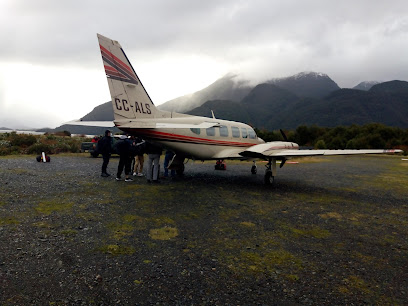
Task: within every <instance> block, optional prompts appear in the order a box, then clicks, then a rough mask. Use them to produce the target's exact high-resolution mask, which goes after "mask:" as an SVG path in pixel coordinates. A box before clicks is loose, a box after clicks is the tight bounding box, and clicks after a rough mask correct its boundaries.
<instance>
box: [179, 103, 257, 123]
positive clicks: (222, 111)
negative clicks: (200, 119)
mask: <svg viewBox="0 0 408 306" xmlns="http://www.w3.org/2000/svg"><path fill="white" fill-rule="evenodd" d="M211 111H213V112H214V115H215V117H216V118H231V120H233V121H239V122H250V121H251V117H250V115H249V113H248V111H247V108H246V107H245V105H243V104H242V103H239V102H234V101H229V100H211V101H207V102H205V103H204V104H203V105H201V106H199V107H196V108H195V109H193V110H191V111H188V112H187V114H189V115H194V116H205V117H212V114H211ZM232 118H233V119H232Z"/></svg>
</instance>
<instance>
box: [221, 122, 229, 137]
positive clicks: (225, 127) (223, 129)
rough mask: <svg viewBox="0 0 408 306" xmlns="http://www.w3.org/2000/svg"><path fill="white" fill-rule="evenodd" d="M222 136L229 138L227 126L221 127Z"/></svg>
mask: <svg viewBox="0 0 408 306" xmlns="http://www.w3.org/2000/svg"><path fill="white" fill-rule="evenodd" d="M220 136H222V137H228V127H227V126H225V125H221V126H220Z"/></svg>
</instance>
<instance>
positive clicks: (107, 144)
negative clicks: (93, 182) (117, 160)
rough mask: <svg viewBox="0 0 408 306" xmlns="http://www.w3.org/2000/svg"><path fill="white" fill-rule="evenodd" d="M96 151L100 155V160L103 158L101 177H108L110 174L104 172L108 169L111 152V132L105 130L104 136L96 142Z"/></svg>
mask: <svg viewBox="0 0 408 306" xmlns="http://www.w3.org/2000/svg"><path fill="white" fill-rule="evenodd" d="M98 151H99V152H100V153H101V154H102V158H103V163H102V174H101V176H103V177H108V176H110V174H109V173H108V172H106V169H107V167H108V164H109V159H110V156H111V152H112V137H111V131H109V130H106V131H105V136H104V137H102V138H101V139H100V140H99V141H98Z"/></svg>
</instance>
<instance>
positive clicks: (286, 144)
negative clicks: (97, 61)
mask: <svg viewBox="0 0 408 306" xmlns="http://www.w3.org/2000/svg"><path fill="white" fill-rule="evenodd" d="M97 36H98V40H99V47H100V50H101V54H102V60H103V64H104V68H105V73H106V77H107V80H108V84H109V90H110V94H111V98H112V106H113V111H114V121H113V122H104V121H97V122H95V121H81V120H77V121H71V122H68V123H67V124H74V125H87V126H101V127H113V126H116V127H117V128H119V129H120V130H122V131H124V132H126V133H128V134H129V135H137V136H139V137H141V138H143V139H145V140H147V141H149V142H153V143H156V144H158V145H160V146H162V147H164V148H167V149H170V150H172V151H174V152H175V156H174V158H173V160H172V161H171V164H170V166H169V168H170V169H175V170H177V172H178V173H179V174H181V173H183V171H184V160H185V159H186V158H188V159H193V160H225V159H238V160H245V159H253V160H255V159H264V160H266V161H267V164H266V171H265V176H264V182H265V184H271V183H273V182H274V178H275V176H276V172H277V171H276V164H277V161H281V164H280V167H282V166H283V165H284V164H285V162H286V161H287V160H288V159H290V158H293V157H301V156H319V155H320V156H329V155H349V154H383V153H400V152H402V150H299V145H298V144H296V143H293V142H290V141H288V140H287V138H286V135H285V134H284V133H283V131H282V130H281V133H282V135H283V138H284V140H285V141H273V142H266V143H265V141H263V140H262V139H261V138H259V137H258V136H257V135H256V133H255V131H254V129H253V128H252V127H250V126H249V125H247V124H244V123H240V122H234V121H228V120H221V119H217V118H215V116H214V114H213V117H212V118H207V117H199V116H192V115H186V114H180V113H175V112H167V111H161V110H159V109H158V108H156V106H155V105H154V104H153V102H152V100H151V99H150V97H149V95H148V93H147V92H146V90H145V88H144V86H143V85H142V83H141V81H140V79H139V77H138V76H137V74H136V72H135V70H134V69H133V67H132V65H131V63H130V61H129V60H128V58H127V56H126V54H125V52H124V51H123V49H122V47H121V45H120V44H119V42H117V41H115V40H112V39H110V38H107V37H104V36H102V35H100V34H97ZM251 172H252V173H256V172H257V168H256V164H255V162H254V165H253V166H252V168H251Z"/></svg>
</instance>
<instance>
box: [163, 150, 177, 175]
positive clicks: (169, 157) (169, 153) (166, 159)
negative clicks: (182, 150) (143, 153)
mask: <svg viewBox="0 0 408 306" xmlns="http://www.w3.org/2000/svg"><path fill="white" fill-rule="evenodd" d="M173 156H174V152H173V151H170V150H167V151H166V155H164V165H163V166H164V177H168V176H169V163H170V161H171V160H172V159H173ZM170 175H171V177H175V176H176V170H174V169H172V170H170Z"/></svg>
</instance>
